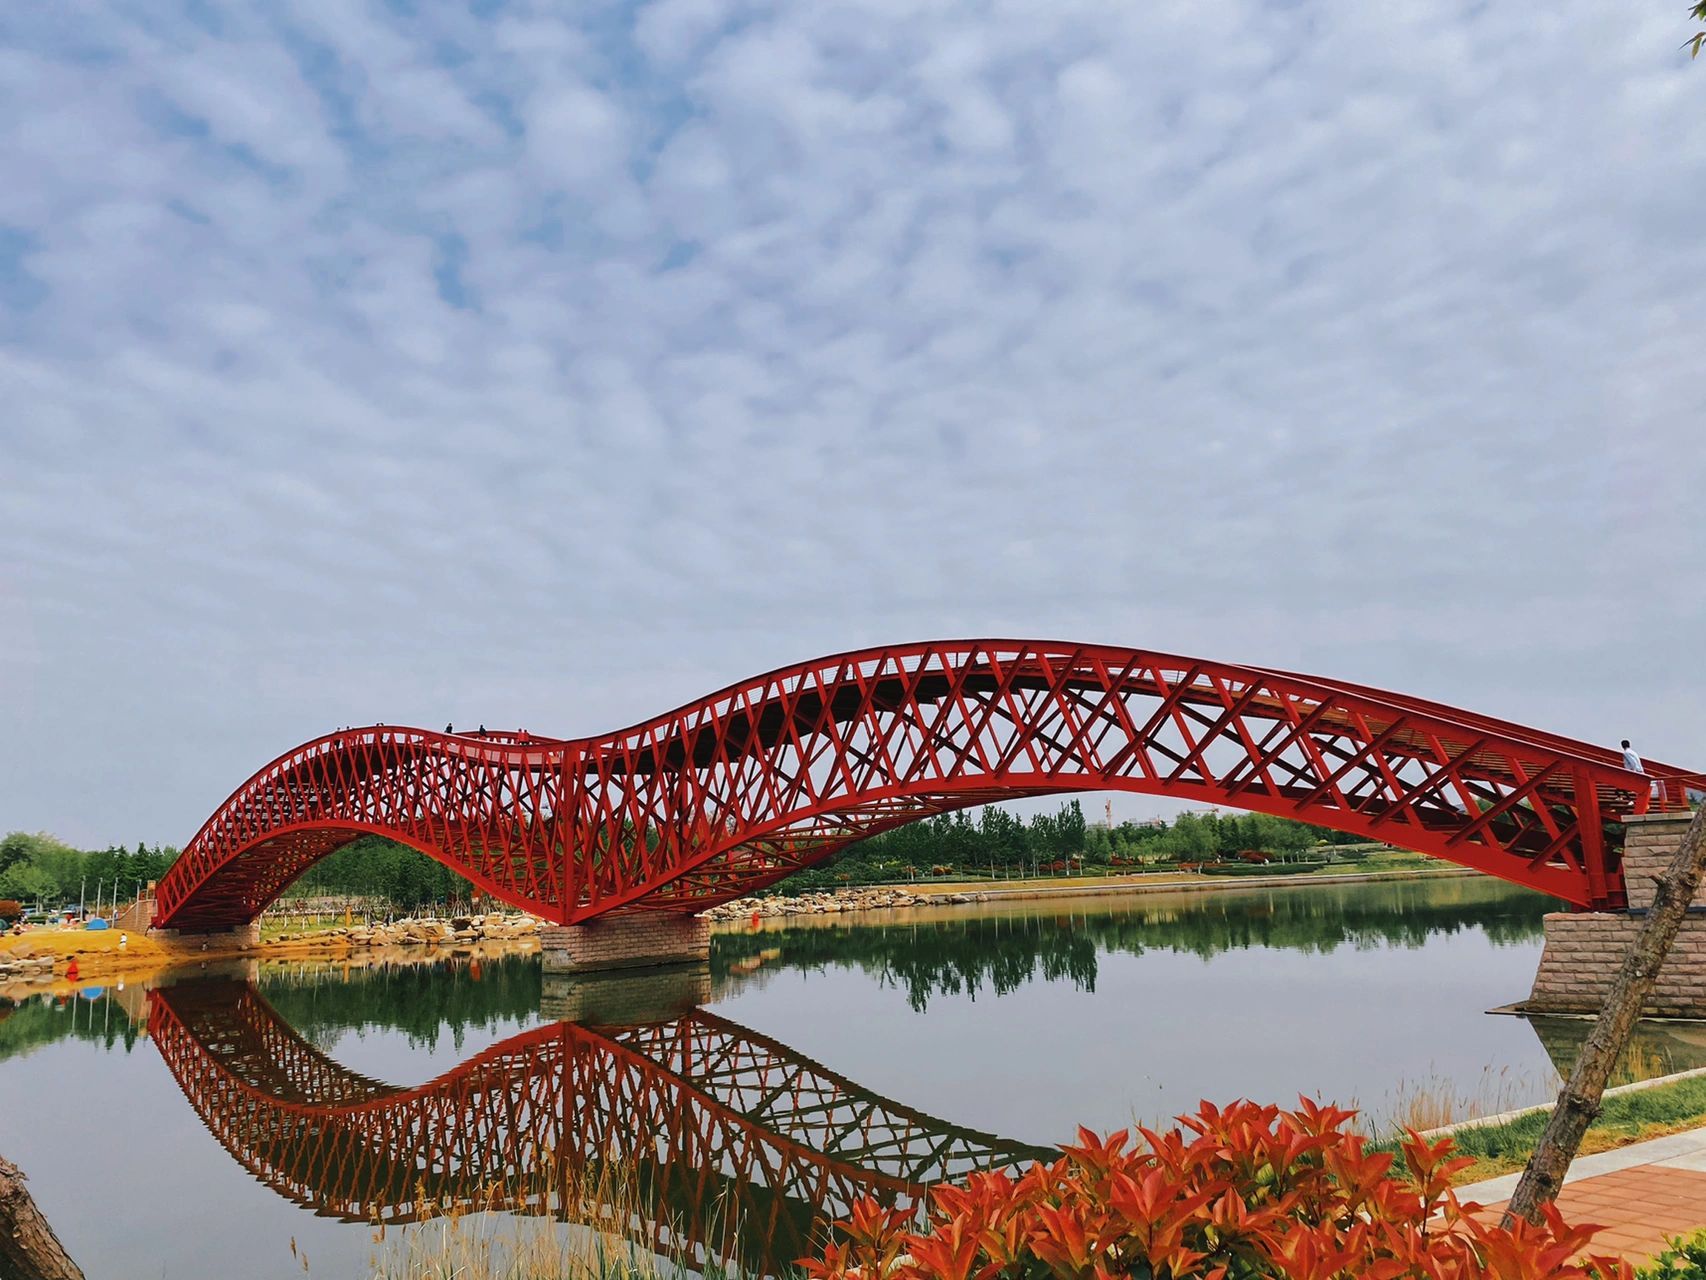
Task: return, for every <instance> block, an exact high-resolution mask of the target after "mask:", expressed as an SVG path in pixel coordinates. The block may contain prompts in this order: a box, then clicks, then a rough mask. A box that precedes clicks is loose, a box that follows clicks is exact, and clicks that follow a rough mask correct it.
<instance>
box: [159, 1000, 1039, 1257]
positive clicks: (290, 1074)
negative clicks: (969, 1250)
mask: <svg viewBox="0 0 1706 1280" xmlns="http://www.w3.org/2000/svg"><path fill="white" fill-rule="evenodd" d="M148 1000H149V1006H148V1030H149V1036H150V1038H151V1039H152V1040H153V1042H154V1045H155V1047H156V1048H157V1049H158V1050H159V1052H160V1055H161V1057H162V1058H163V1059H164V1061H165V1063H166V1066H167V1068H168V1070H170V1071H171V1073H172V1075H173V1076H174V1078H176V1080H177V1082H178V1085H179V1087H180V1088H182V1090H183V1091H184V1096H185V1097H186V1098H188V1100H189V1102H190V1105H191V1106H192V1107H193V1108H194V1109H195V1111H196V1113H197V1114H198V1115H199V1116H200V1117H201V1119H202V1121H203V1123H204V1124H206V1125H207V1127H208V1129H209V1131H210V1132H212V1134H213V1135H214V1136H215V1137H216V1138H217V1139H218V1140H219V1142H220V1143H221V1144H222V1145H223V1146H224V1147H225V1148H226V1150H228V1151H229V1152H230V1153H231V1154H232V1156H233V1157H235V1158H236V1159H237V1160H238V1162H239V1163H241V1164H242V1165H243V1166H244V1168H246V1169H247V1170H248V1171H249V1172H250V1173H251V1174H252V1175H253V1176H254V1177H255V1178H257V1179H258V1180H259V1181H261V1182H262V1183H264V1184H266V1185H267V1186H269V1187H272V1188H273V1189H274V1190H275V1191H277V1192H278V1193H279V1194H281V1195H283V1196H285V1197H286V1198H288V1199H290V1200H292V1201H294V1202H296V1203H297V1204H300V1205H303V1206H305V1207H308V1208H311V1209H313V1210H314V1211H315V1212H316V1213H318V1214H321V1215H323V1216H327V1217H333V1218H339V1219H342V1220H343V1221H346V1222H361V1223H372V1224H381V1223H407V1222H415V1221H421V1220H423V1219H428V1218H432V1217H435V1216H438V1215H441V1214H444V1213H447V1212H450V1211H453V1210H456V1211H462V1212H478V1211H487V1210H496V1211H504V1212H511V1213H518V1214H523V1215H529V1216H552V1217H556V1218H559V1219H565V1220H571V1221H576V1222H581V1223H585V1224H587V1225H590V1226H593V1227H596V1228H598V1229H600V1230H604V1231H608V1232H611V1233H614V1234H619V1235H625V1236H628V1237H630V1238H633V1239H635V1240H637V1241H639V1242H641V1243H643V1244H645V1245H647V1246H648V1247H661V1248H662V1249H664V1250H665V1251H666V1252H667V1253H669V1254H670V1255H671V1256H678V1257H679V1256H686V1257H689V1258H693V1259H697V1260H706V1259H711V1258H719V1259H723V1260H728V1259H730V1258H739V1259H740V1260H741V1261H742V1262H743V1263H744V1264H745V1266H746V1268H747V1270H748V1271H749V1272H750V1273H753V1274H774V1273H778V1272H780V1271H782V1270H785V1269H786V1268H787V1265H788V1264H789V1263H791V1262H792V1260H793V1259H795V1258H798V1257H800V1256H802V1255H804V1254H806V1253H807V1252H809V1251H810V1250H811V1247H812V1245H813V1241H814V1236H815V1233H816V1231H817V1229H818V1228H819V1227H820V1226H821V1224H822V1223H823V1222H825V1221H829V1220H833V1219H836V1218H840V1217H845V1216H846V1214H847V1212H848V1211H849V1209H850V1208H851V1206H852V1204H853V1203H854V1201H855V1200H856V1199H858V1198H859V1197H861V1196H865V1195H870V1196H875V1197H877V1198H878V1199H879V1200H883V1201H886V1202H900V1201H916V1200H918V1199H920V1198H921V1197H922V1195H923V1194H924V1192H925V1190H926V1189H927V1188H928V1187H930V1186H932V1185H934V1184H936V1183H939V1182H945V1181H959V1180H962V1179H964V1178H965V1176H966V1175H967V1174H969V1173H971V1172H973V1171H976V1170H979V1169H990V1168H1003V1167H1016V1166H1023V1165H1027V1164H1029V1163H1030V1162H1031V1161H1033V1160H1048V1159H1053V1158H1056V1157H1058V1155H1059V1152H1058V1151H1052V1150H1048V1149H1045V1148H1041V1147H1032V1146H1025V1145H1023V1144H1020V1143H1015V1142H1010V1141H1007V1140H1005V1139H1002V1138H997V1137H994V1136H992V1135H989V1134H985V1133H979V1132H976V1131H974V1130H971V1129H965V1128H961V1127H958V1126H955V1125H950V1124H947V1123H945V1122H943V1121H941V1120H937V1119H934V1118H932V1117H930V1116H927V1115H924V1114H923V1113H921V1112H918V1111H915V1110H913V1109H911V1108H909V1107H905V1106H903V1105H901V1104H899V1103H896V1102H892V1101H890V1100H888V1099H886V1098H882V1097H879V1096H878V1095H876V1094H874V1093H871V1092H870V1091H868V1090H866V1089H863V1088H861V1087H860V1086H859V1085H857V1084H854V1083H853V1082H851V1081H849V1080H847V1079H845V1078H843V1077H841V1076H839V1075H837V1074H835V1073H834V1072H833V1071H831V1070H829V1069H828V1068H826V1067H823V1066H821V1065H819V1064H817V1063H815V1062H812V1061H810V1060H809V1059H806V1058H804V1057H802V1056H800V1055H799V1054H796V1053H795V1052H794V1051H793V1050H791V1049H789V1048H788V1047H787V1046H785V1045H782V1044H780V1043H778V1042H776V1041H774V1040H772V1039H770V1038H769V1037H767V1036H763V1035H760V1034H758V1033H756V1032H754V1031H751V1030H749V1029H748V1028H745V1027H742V1026H740V1025H739V1024H737V1023H734V1022H731V1021H729V1020H728V1019H726V1018H721V1017H718V1016H717V1015H716V1014H714V1013H710V1012H708V1011H706V1010H703V1009H695V1010H693V1011H692V1012H690V1013H687V1014H685V1015H683V1016H680V1017H677V1018H672V1019H669V1020H667V1021H663V1022H653V1023H645V1024H639V1025H626V1024H624V1025H611V1026H581V1025H577V1024H575V1023H570V1022H561V1023H551V1024H547V1025H544V1026H541V1027H537V1028H535V1029H533V1030H531V1031H524V1032H522V1033H521V1034H519V1035H515V1036H512V1037H510V1038H509V1039H507V1040H505V1041H503V1042H502V1043H500V1044H496V1045H493V1046H492V1047H491V1048H489V1049H487V1050H485V1051H484V1052H483V1053H480V1054H477V1055H475V1056H474V1057H472V1058H469V1059H468V1060H467V1061H465V1062H463V1063H461V1064H460V1065H458V1066H456V1067H454V1068H452V1069H451V1070H450V1071H448V1072H446V1073H445V1074H443V1075H441V1076H439V1077H438V1078H437V1079H434V1080H431V1081H429V1082H427V1083H426V1084H422V1085H418V1086H414V1087H409V1088H401V1087H396V1086H393V1085H388V1084H384V1083H381V1082H380V1081H377V1080H373V1079H371V1078H369V1077H367V1076H363V1075H360V1074H357V1073H356V1072H353V1071H350V1070H348V1069H346V1068H345V1067H343V1066H341V1065H340V1064H338V1063H337V1062H335V1061H333V1060H332V1059H330V1058H328V1057H327V1056H326V1055H325V1054H323V1053H321V1052H320V1051H319V1050H318V1049H316V1048H315V1047H314V1046H313V1045H311V1044H309V1043H308V1042H307V1041H305V1040H304V1039H302V1038H301V1037H300V1036H299V1035H297V1034H296V1032H295V1031H294V1030H293V1029H292V1028H291V1027H290V1026H289V1025H288V1024H287V1023H285V1022H284V1021H283V1020H282V1019H281V1018H280V1017H279V1015H278V1014H277V1013H276V1012H275V1011H274V1010H273V1008H272V1006H271V1005H269V1004H268V1003H267V1001H266V1000H265V998H264V997H262V996H261V995H260V994H259V993H258V992H257V991H255V989H254V988H253V987H252V986H250V985H249V984H248V983H246V982H240V981H222V982H198V983H186V984H183V985H179V986H170V987H161V988H157V989H155V990H153V991H151V992H149V995H148Z"/></svg>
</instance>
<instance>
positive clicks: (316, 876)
mask: <svg viewBox="0 0 1706 1280" xmlns="http://www.w3.org/2000/svg"><path fill="white" fill-rule="evenodd" d="M1354 842H1355V838H1354V837H1350V836H1344V835H1341V834H1339V833H1337V832H1333V831H1329V830H1328V829H1326V828H1324V827H1314V826H1309V825H1306V824H1304V823H1300V822H1288V821H1286V820H1285V819H1283V818H1271V817H1268V816H1266V815H1265V814H1256V813H1224V814H1222V813H1201V814H1194V813H1187V814H1181V815H1180V816H1179V817H1178V818H1176V819H1175V820H1173V821H1172V822H1171V823H1168V822H1163V821H1160V820H1156V821H1153V822H1147V823H1140V822H1125V823H1121V824H1119V825H1118V826H1115V827H1111V828H1110V827H1107V826H1103V825H1096V826H1090V825H1089V824H1087V823H1086V821H1085V819H1084V809H1083V805H1082V804H1081V803H1080V802H1079V801H1078V800H1068V801H1067V802H1065V803H1064V804H1062V805H1061V806H1060V807H1059V808H1058V809H1055V810H1054V811H1052V812H1049V811H1044V812H1039V813H1035V814H1032V815H1031V816H1030V817H1029V818H1028V819H1027V818H1022V817H1020V816H1018V815H1017V814H1014V813H1011V812H1009V811H1008V810H1006V809H1001V808H995V807H988V808H984V809H982V810H981V811H978V812H976V813H975V814H974V813H972V812H970V811H967V810H961V811H960V812H958V813H948V814H942V815H941V816H939V817H935V818H928V819H925V820H922V821H919V822H915V823H912V824H910V825H908V826H904V827H898V828H896V829H895V830H893V831H887V832H884V833H882V834H880V835H876V836H872V837H871V838H870V839H868V840H864V841H861V842H860V843H858V844H856V845H853V846H851V847H850V848H848V849H847V850H846V851H845V852H843V853H842V854H841V855H840V856H839V857H837V858H836V859H834V860H833V861H832V862H831V863H829V864H827V865H824V866H820V867H813V868H810V869H808V870H805V871H802V872H799V873H798V874H796V875H794V876H792V877H791V878H790V879H789V880H788V881H786V882H785V884H784V885H782V886H780V887H779V891H781V892H801V891H806V890H815V889H824V888H834V887H838V886H841V885H847V884H854V885H864V884H880V883H884V882H889V881H899V880H909V879H915V878H917V877H920V876H927V875H936V876H989V877H1012V876H1020V875H1023V876H1042V875H1065V874H1092V873H1097V872H1102V871H1120V870H1132V869H1137V868H1141V867H1146V866H1167V865H1172V864H1177V863H1190V862H1212V861H1215V860H1217V859H1231V858H1236V857H1239V856H1240V855H1244V854H1247V853H1249V852H1251V851H1255V852H1259V853H1261V854H1263V855H1266V856H1267V857H1269V858H1273V859H1275V860H1277V861H1281V862H1286V861H1301V860H1309V859H1312V858H1317V857H1320V856H1321V853H1320V849H1321V846H1322V845H1329V846H1330V845H1344V844H1348V843H1354ZM177 856H178V851H177V850H176V849H174V848H171V847H170V846H164V845H152V846H150V845H144V844H140V843H139V844H138V845H137V846H136V848H135V849H124V848H120V847H118V846H116V845H113V846H109V847H108V848H105V849H98V850H80V849H74V848H72V847H71V846H69V845H67V844H65V843H64V842H62V841H60V840H57V839H55V838H54V837H53V836H51V835H47V834H29V833H26V832H22V831H14V832H12V833H11V834H10V835H8V836H6V837H5V838H4V839H0V899H15V900H17V901H18V902H20V903H22V904H24V906H25V907H26V908H34V907H36V906H37V905H45V906H46V907H49V908H53V907H58V906H66V905H72V906H74V905H76V904H77V903H78V902H79V901H85V902H87V903H88V904H89V906H90V907H91V908H92V907H93V905H94V903H95V901H96V897H97V894H98V895H99V898H100V900H101V901H102V902H103V903H111V902H114V901H117V902H120V903H124V902H128V901H131V900H133V899H134V898H135V897H136V895H137V894H138V893H139V892H141V891H142V890H143V889H144V888H145V887H146V886H147V885H148V883H149V882H150V881H158V880H159V879H160V878H161V877H162V876H164V875H165V874H166V871H167V870H168V868H170V867H171V865H172V862H173V860H174V859H175V858H176V857H177ZM291 893H292V895H301V896H316V897H324V896H349V897H362V898H367V899H370V900H371V899H380V900H383V901H387V902H389V903H391V904H392V905H393V906H395V907H397V908H399V909H415V908H418V907H423V906H428V905H432V904H444V903H450V902H466V901H467V900H468V898H469V896H470V886H469V884H468V882H467V881H466V880H464V879H463V878H462V877H461V876H459V875H457V874H456V873H455V872H453V871H451V870H450V869H449V868H447V867H444V866H442V865H440V864H439V863H437V862H435V861H433V860H432V859H431V858H428V857H426V856H424V855H423V854H420V853H417V852H415V851H414V850H413V849H410V848H407V847H406V846H404V845H400V844H396V843H394V842H392V841H390V840H384V839H380V838H379V837H377V836H364V837H362V838H361V839H359V840H356V841H354V842H353V843H351V844H348V845H345V846H344V847H343V848H342V849H339V850H338V851H337V852H335V853H333V854H332V855H331V856H329V857H327V858H325V859H323V860H321V861H320V862H317V863H316V864H314V866H312V867H310V868H309V869H308V871H307V872H306V873H305V874H304V875H303V876H302V878H301V879H300V880H299V881H297V882H296V884H295V885H294V886H293V887H292V890H291Z"/></svg>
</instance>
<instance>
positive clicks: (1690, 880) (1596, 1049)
mask: <svg viewBox="0 0 1706 1280" xmlns="http://www.w3.org/2000/svg"><path fill="white" fill-rule="evenodd" d="M1703 871H1706V805H1702V806H1701V808H1700V810H1699V811H1698V812H1697V813H1696V814H1695V815H1694V821H1693V822H1691V823H1689V824H1688V831H1687V833H1686V834H1685V835H1684V836H1683V837H1682V846H1681V847H1680V848H1679V849H1678V850H1677V851H1676V857H1675V858H1673V859H1671V864H1670V866H1669V867H1667V868H1665V873H1664V875H1663V876H1661V877H1659V878H1658V880H1657V884H1658V892H1657V894H1656V896H1655V897H1654V899H1653V905H1652V908H1651V909H1650V910H1649V911H1648V912H1647V918H1646V921H1645V922H1644V923H1643V924H1642V926H1641V932H1640V933H1639V934H1637V935H1636V937H1635V941H1634V942H1632V943H1630V944H1629V951H1628V954H1626V955H1625V956H1624V957H1623V967H1622V968H1621V969H1620V970H1619V971H1618V973H1617V979H1616V981H1614V982H1613V983H1612V984H1611V990H1610V991H1609V992H1607V993H1606V997H1605V1005H1604V1007H1603V1008H1601V1009H1600V1011H1599V1020H1598V1021H1597V1022H1595V1023H1594V1028H1593V1031H1592V1032H1591V1033H1590V1034H1589V1036H1588V1038H1587V1043H1586V1044H1584V1045H1583V1046H1582V1052H1581V1056H1580V1057H1578V1058H1577V1059H1576V1065H1575V1069H1574V1070H1573V1071H1571V1072H1570V1079H1569V1082H1568V1083H1567V1084H1565V1086H1564V1090H1563V1092H1562V1093H1560V1094H1559V1095H1558V1105H1557V1106H1555V1107H1554V1108H1553V1109H1552V1117H1551V1119H1550V1120H1548V1121H1547V1122H1546V1130H1545V1132H1544V1133H1542V1134H1541V1135H1540V1142H1539V1144H1538V1145H1536V1146H1535V1148H1534V1154H1533V1155H1532V1156H1530V1157H1529V1161H1528V1167H1527V1168H1526V1169H1524V1170H1523V1171H1522V1180H1521V1181H1520V1182H1519V1183H1518V1184H1517V1188H1516V1194H1515V1195H1513V1196H1512V1197H1511V1202H1510V1207H1509V1208H1508V1209H1506V1210H1505V1217H1504V1222H1505V1225H1506V1226H1509V1225H1510V1224H1511V1223H1512V1222H1513V1221H1514V1220H1515V1219H1517V1218H1518V1217H1522V1218H1527V1219H1528V1220H1529V1221H1530V1222H1538V1221H1539V1220H1540V1206H1541V1205H1543V1204H1550V1203H1551V1202H1552V1201H1553V1200H1556V1199H1557V1198H1558V1192H1559V1190H1560V1189H1561V1188H1562V1187H1563V1185H1564V1175H1565V1174H1566V1173H1567V1172H1569V1168H1570V1161H1571V1160H1573V1159H1575V1157H1576V1150H1577V1148H1579V1147H1580V1146H1581V1144H1582V1135H1583V1134H1584V1133H1586V1132H1587V1129H1588V1126H1589V1125H1590V1124H1592V1123H1593V1121H1594V1118H1595V1117H1596V1116H1598V1115H1599V1104H1600V1098H1601V1096H1602V1095H1603V1094H1604V1093H1605V1084H1606V1081H1607V1080H1609V1079H1610V1078H1611V1070H1612V1068H1613V1067H1614V1066H1615V1065H1616V1063H1617V1060H1618V1058H1620V1057H1621V1056H1622V1054H1623V1048H1624V1046H1625V1045H1626V1044H1627V1043H1628V1042H1629V1032H1630V1031H1631V1030H1632V1029H1633V1028H1634V1026H1635V1023H1636V1022H1637V1021H1638V1020H1639V1019H1640V1017H1641V1009H1642V1006H1644V1005H1645V1004H1646V1002H1647V996H1648V994H1650V993H1651V991H1652V989H1653V984H1654V983H1655V982H1657V981H1658V977H1659V970H1660V969H1661V968H1662V967H1663V966H1664V962H1665V958H1666V957H1667V956H1669V955H1670V949H1671V944H1672V943H1673V942H1675V941H1676V935H1677V931H1678V930H1680V929H1681V928H1682V920H1683V917H1684V916H1685V915H1686V914H1687V913H1688V906H1689V904H1690V903H1691V902H1693V901H1694V895H1695V893H1696V892H1697V891H1698V890H1699V888H1700V879H1701V874H1702V872H1703Z"/></svg>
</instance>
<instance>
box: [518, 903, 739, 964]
mask: <svg viewBox="0 0 1706 1280" xmlns="http://www.w3.org/2000/svg"><path fill="white" fill-rule="evenodd" d="M539 945H540V950H541V957H542V962H543V968H544V971H545V972H546V973H597V972H600V971H602V970H605V969H644V968H656V967H658V966H660V965H672V964H704V963H705V962H706V961H707V959H709V957H710V954H711V922H710V921H709V920H701V919H699V918H698V917H697V916H682V915H675V914H673V913H671V912H664V911H646V912H634V913H633V914H631V915H620V916H603V917H600V918H599V919H597V920H591V921H588V922H587V923H586V924H575V925H569V926H567V927H563V926H553V927H551V928H547V929H544V930H541V931H540V934H539Z"/></svg>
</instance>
